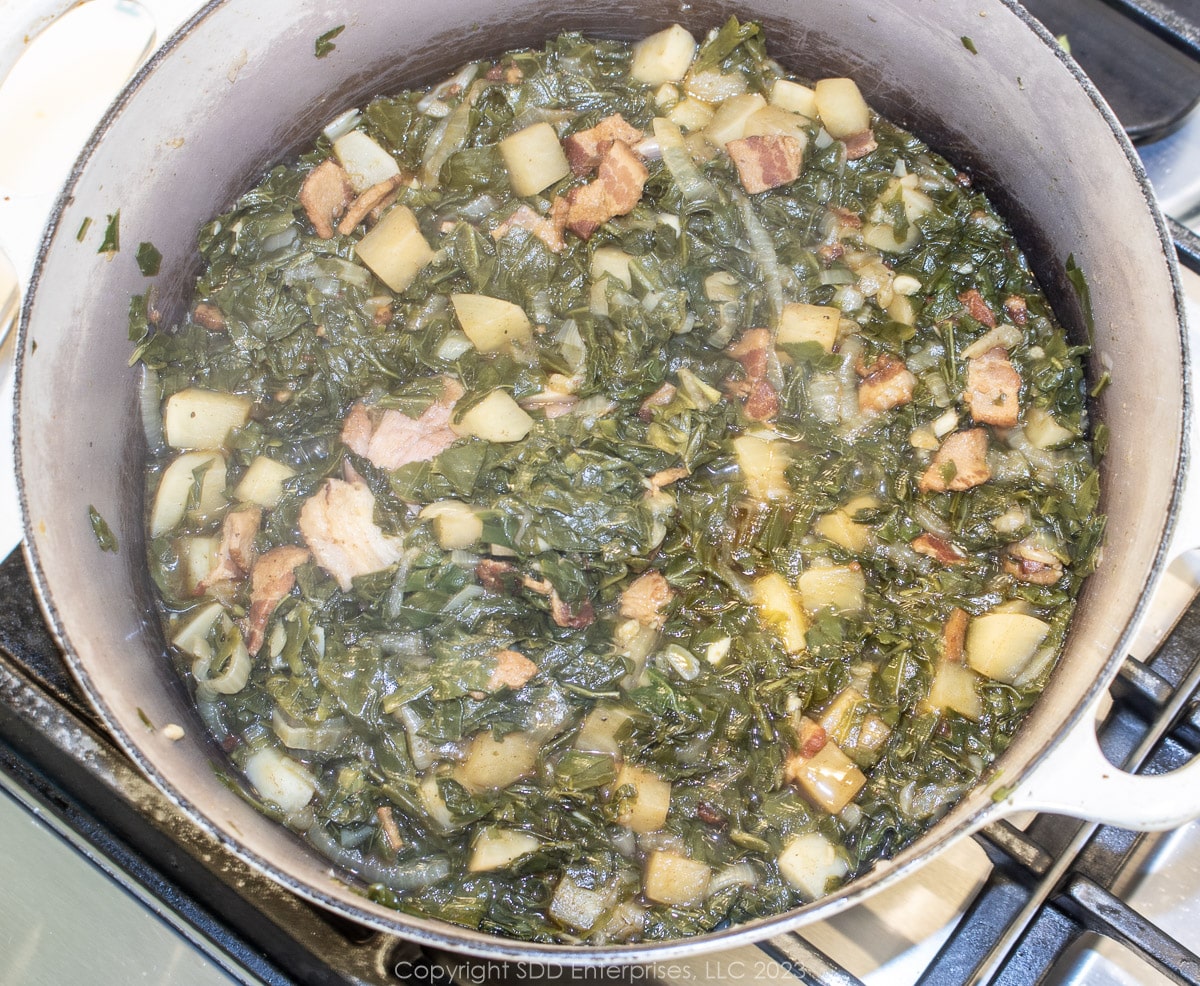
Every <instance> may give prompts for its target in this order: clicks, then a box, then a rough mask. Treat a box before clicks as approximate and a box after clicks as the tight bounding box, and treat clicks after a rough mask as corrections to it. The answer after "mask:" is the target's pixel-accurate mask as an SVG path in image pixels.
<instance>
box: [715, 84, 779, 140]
mask: <svg viewBox="0 0 1200 986" xmlns="http://www.w3.org/2000/svg"><path fill="white" fill-rule="evenodd" d="M766 105H767V101H766V100H765V99H763V98H762V96H760V95H759V94H758V93H756V92H748V93H744V94H743V95H741V96H730V97H729V98H728V99H726V100H725V101H724V102H722V103H721V105H720V106H718V107H717V111H716V112H715V113H714V114H713V118H712V119H711V120H710V121H709V122H708V126H706V127H705V128H704V136H705V137H706V138H707V139H708V140H709V141H710V142H711V143H712V144H713V145H714V146H716V147H724V146H725V145H726V144H728V143H729V142H730V141H731V140H740V139H741V138H743V137H745V136H746V121H747V120H749V119H750V117H752V116H753V115H754V114H755V113H757V112H758V111H759V110H761V109H762V108H763V107H764V106H766Z"/></svg>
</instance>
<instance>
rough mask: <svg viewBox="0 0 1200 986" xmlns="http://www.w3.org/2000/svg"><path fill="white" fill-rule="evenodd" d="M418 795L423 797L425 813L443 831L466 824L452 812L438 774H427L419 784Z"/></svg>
mask: <svg viewBox="0 0 1200 986" xmlns="http://www.w3.org/2000/svg"><path fill="white" fill-rule="evenodd" d="M417 796H418V797H419V798H420V799H421V807H422V808H424V809H425V814H426V815H428V816H429V819H430V821H432V822H433V823H434V825H436V826H437V827H438V829H440V830H441V831H442V832H453V831H454V830H455V829H459V828H462V827H463V825H464V824H465V823H464V822H462V821H460V820H459V819H457V818H455V817H454V815H452V814H451V813H450V809H449V807H448V806H447V805H446V799H445V798H443V797H442V792H441V791H440V790H439V789H438V775H437V774H432V773H431V774H426V775H425V776H424V777H423V778H421V783H419V784H418V785H417Z"/></svg>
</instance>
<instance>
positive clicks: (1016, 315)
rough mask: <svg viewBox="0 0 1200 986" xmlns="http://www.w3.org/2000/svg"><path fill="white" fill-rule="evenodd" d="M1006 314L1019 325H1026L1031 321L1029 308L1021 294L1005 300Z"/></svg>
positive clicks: (1010, 296)
mask: <svg viewBox="0 0 1200 986" xmlns="http://www.w3.org/2000/svg"><path fill="white" fill-rule="evenodd" d="M1004 313H1005V314H1006V315H1007V316H1008V317H1009V318H1011V319H1012V320H1013V321H1014V322H1015V323H1016V324H1017V325H1024V324H1025V323H1026V322H1027V321H1028V320H1029V306H1028V305H1027V304H1026V303H1025V299H1024V298H1023V297H1022V296H1021V295H1019V294H1010V295H1009V296H1008V297H1007V298H1005V299H1004Z"/></svg>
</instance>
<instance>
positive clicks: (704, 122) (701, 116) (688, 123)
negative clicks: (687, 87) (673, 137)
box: [667, 96, 716, 133]
mask: <svg viewBox="0 0 1200 986" xmlns="http://www.w3.org/2000/svg"><path fill="white" fill-rule="evenodd" d="M715 112H716V110H714V109H713V105H712V103H707V102H705V101H704V100H703V99H697V98H696V97H695V96H685V97H684V98H683V99H681V100H680V101H679V102H678V103H676V104H675V105H674V106H672V107H671V109H670V111H669V112H668V113H667V119H668V120H670V121H671V122H672V123H673V124H675V126H677V127H679V129H680V130H682V131H684V132H685V133H690V132H691V131H694V130H703V129H704V128H705V127H707V126H708V125H709V123H711V122H712V118H713V114H714V113H715Z"/></svg>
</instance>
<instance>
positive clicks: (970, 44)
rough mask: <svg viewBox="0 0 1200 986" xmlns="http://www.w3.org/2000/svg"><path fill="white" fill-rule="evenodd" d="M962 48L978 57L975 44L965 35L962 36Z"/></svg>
mask: <svg viewBox="0 0 1200 986" xmlns="http://www.w3.org/2000/svg"><path fill="white" fill-rule="evenodd" d="M962 46H963V47H964V48H966V49H967V51H969V52H970V53H971V54H972V55H978V54H979V49H978V48H976V47H975V42H974V41H973V40H971V38H969V37H967V36H966V35H965V34H964V35H963V36H962Z"/></svg>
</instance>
